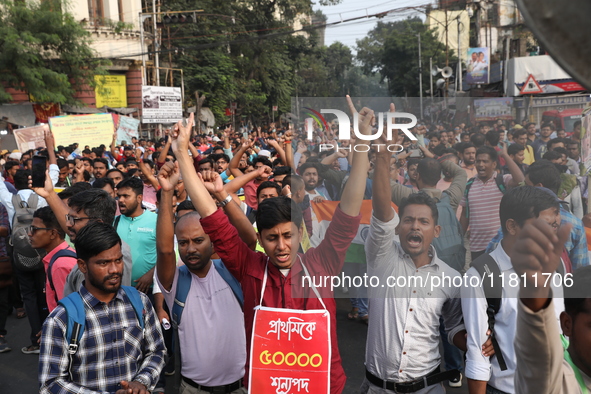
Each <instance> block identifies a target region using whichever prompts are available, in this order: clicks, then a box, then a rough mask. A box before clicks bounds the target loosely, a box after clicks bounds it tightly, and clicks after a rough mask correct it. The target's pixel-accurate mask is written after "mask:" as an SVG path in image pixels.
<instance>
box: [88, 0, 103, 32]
mask: <svg viewBox="0 0 591 394" xmlns="http://www.w3.org/2000/svg"><path fill="white" fill-rule="evenodd" d="M104 12H105V11H104V8H103V0H88V16H89V19H90V24H91V25H95V26H101V25H102V24H103V19H104V17H105V13H104Z"/></svg>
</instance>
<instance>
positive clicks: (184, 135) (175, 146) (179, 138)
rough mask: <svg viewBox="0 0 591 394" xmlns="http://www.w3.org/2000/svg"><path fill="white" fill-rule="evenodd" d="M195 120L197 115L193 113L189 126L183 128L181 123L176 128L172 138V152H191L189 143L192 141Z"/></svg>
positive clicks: (188, 122)
mask: <svg viewBox="0 0 591 394" xmlns="http://www.w3.org/2000/svg"><path fill="white" fill-rule="evenodd" d="M194 120H195V114H194V113H193V112H191V115H189V119H188V120H187V125H186V126H183V121H182V120H179V122H178V123H177V124H176V125H175V126H174V128H173V130H172V132H171V137H172V150H173V151H174V152H181V151H184V152H187V151H188V150H189V141H190V140H191V129H192V128H193V123H194Z"/></svg>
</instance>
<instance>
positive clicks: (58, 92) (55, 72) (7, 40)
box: [0, 0, 101, 104]
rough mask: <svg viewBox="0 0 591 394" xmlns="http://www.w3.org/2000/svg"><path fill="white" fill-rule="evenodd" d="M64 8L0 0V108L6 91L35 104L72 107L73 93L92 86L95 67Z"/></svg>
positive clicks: (86, 38)
mask: <svg viewBox="0 0 591 394" xmlns="http://www.w3.org/2000/svg"><path fill="white" fill-rule="evenodd" d="M65 7H66V6H65V4H62V2H61V1H60V0H43V1H27V0H21V1H13V0H0V10H1V12H0V103H2V102H9V101H11V99H12V97H11V96H10V94H8V93H7V91H6V88H15V89H19V90H23V91H26V92H28V93H29V94H30V95H31V96H32V97H34V98H35V100H36V101H38V102H53V103H60V104H72V103H76V100H75V99H74V93H75V91H76V90H77V88H79V87H80V86H83V85H92V84H94V80H93V75H95V74H97V73H99V74H100V73H101V71H100V65H101V62H100V61H98V60H93V59H94V58H95V53H94V51H93V50H92V48H91V47H90V35H89V33H88V32H87V31H86V30H85V29H84V28H83V27H82V26H81V25H80V24H79V23H78V22H76V21H75V20H74V17H73V16H72V15H71V14H69V13H67V12H63V11H62V8H65ZM97 68H99V70H98V71H97Z"/></svg>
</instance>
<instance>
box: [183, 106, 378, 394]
mask: <svg viewBox="0 0 591 394" xmlns="http://www.w3.org/2000/svg"><path fill="white" fill-rule="evenodd" d="M347 100H348V104H349V108H350V110H351V112H352V113H354V111H355V112H356V110H355V107H354V105H353V103H352V101H351V99H350V98H349V97H347ZM373 115H374V112H373V111H372V110H370V109H368V108H363V109H362V110H361V111H360V113H359V123H360V124H359V129H360V131H361V132H362V133H363V134H366V135H368V134H371V126H370V122H371V120H372V118H373ZM192 124H193V114H191V115H190V117H189V122H188V126H183V124H182V122H179V123H178V124H177V130H178V133H177V132H176V131H175V133H173V134H177V135H173V150H174V153H175V156H176V157H177V160H178V162H179V167H180V170H181V173H182V175H183V178H184V179H185V180H186V182H187V190H188V192H189V196H190V197H191V201H193V203H194V204H195V208H196V209H197V210H198V212H199V214H200V215H201V217H202V218H201V225H202V227H203V230H204V231H205V233H206V234H208V235H209V236H210V238H211V240H212V242H213V244H214V246H215V248H216V253H217V254H218V255H219V256H220V257H221V258H222V260H223V261H224V264H226V266H227V267H228V270H229V271H230V272H231V273H232V274H233V275H234V276H235V277H236V279H238V280H239V281H240V283H241V285H242V289H243V292H244V315H245V323H246V324H245V328H246V334H247V335H246V338H247V349H248V345H250V338H251V334H252V332H253V328H254V322H255V313H254V307H255V306H256V305H264V306H265V307H270V308H281V309H298V310H313V309H320V308H322V309H326V310H327V311H328V313H329V318H330V333H329V335H330V338H331V342H330V346H331V359H330V382H329V384H330V386H329V387H330V393H331V394H340V393H342V392H343V390H344V388H345V380H346V377H345V371H344V369H343V367H342V363H341V356H340V353H339V348H338V343H337V336H336V302H335V300H334V296H333V293H332V290H331V289H330V287H322V288H318V292H319V295H320V297H321V298H322V300H321V299H320V297H315V296H314V295H313V296H311V297H307V298H305V297H303V296H304V295H305V294H302V286H301V285H298V284H299V283H303V282H302V277H303V276H304V275H306V276H322V277H327V276H333V275H338V274H339V273H340V272H341V269H342V267H343V264H344V260H345V254H346V252H347V249H348V247H349V246H350V244H351V241H352V240H353V238H355V235H356V234H357V229H358V227H359V222H360V220H361V215H360V214H359V212H360V208H361V204H362V200H363V193H364V189H365V181H366V176H367V171H368V170H369V161H368V159H367V152H361V151H359V152H355V153H354V158H355V159H354V160H353V165H352V168H351V176H350V177H349V179H348V181H347V183H346V185H345V188H344V190H343V193H342V198H341V202H340V204H339V206H338V208H337V209H336V210H335V214H334V216H333V218H332V223H331V224H330V226H329V227H328V229H327V230H326V235H325V238H324V240H323V241H322V242H321V243H320V245H319V246H318V247H316V248H310V249H309V250H308V251H307V252H306V253H304V254H300V253H298V248H299V245H300V240H301V239H302V234H303V228H302V227H301V223H302V212H301V210H300V209H299V207H298V206H297V205H296V203H295V201H292V200H291V199H289V198H287V197H274V198H268V199H266V200H264V201H263V202H262V203H261V205H259V206H258V207H257V209H258V213H257V228H258V233H257V236H258V239H259V242H260V243H261V246H262V247H263V249H264V250H265V253H262V252H253V251H252V250H250V248H249V247H248V245H246V244H245V243H244V242H242V241H240V240H238V239H237V234H238V233H237V230H236V229H235V228H234V227H233V226H232V225H231V224H230V223H229V221H228V219H227V218H226V216H225V215H224V213H223V212H222V211H221V210H218V208H217V206H216V203H215V202H214V201H212V199H211V196H210V192H209V191H208V189H209V190H211V191H212V192H213V195H214V196H215V198H216V199H217V201H218V203H219V204H220V205H223V206H225V207H228V205H230V204H235V202H234V201H232V199H231V197H229V196H228V194H227V192H225V190H224V186H223V182H222V180H221V178H220V177H219V175H218V174H212V173H203V174H202V175H201V176H198V175H197V174H196V173H195V171H194V167H193V165H192V161H191V159H190V158H189V155H188V154H187V146H188V143H189V139H190V131H191V127H192ZM234 208H236V207H234ZM226 209H227V208H226ZM307 270H309V272H310V275H307V274H306V273H305V272H306V271H307ZM267 279H268V280H267ZM267 282H269V284H268V285H267ZM310 291H311V290H310ZM324 305H326V306H324ZM247 362H248V358H247ZM248 367H249V365H247V369H248ZM247 377H248V375H246V376H245V380H247ZM248 383H249V382H248V381H246V382H245V384H246V385H248Z"/></svg>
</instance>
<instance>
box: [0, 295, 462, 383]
mask: <svg viewBox="0 0 591 394" xmlns="http://www.w3.org/2000/svg"><path fill="white" fill-rule="evenodd" d="M349 310H350V303H349V300H348V299H343V298H341V299H337V334H338V339H339V348H340V350H341V357H342V358H343V367H344V368H345V373H346V374H347V385H346V387H345V391H344V393H346V394H349V393H351V394H354V393H358V390H359V387H360V386H361V383H362V381H363V376H364V371H365V369H364V366H363V361H364V357H365V338H366V335H367V326H366V325H364V324H362V323H360V322H357V321H350V320H348V319H347V312H348V311H349ZM7 330H8V335H7V337H6V338H7V340H8V343H9V344H10V346H11V347H12V351H11V352H7V353H2V354H0V394H32V393H37V392H38V384H37V363H38V356H36V355H26V354H23V353H21V351H20V349H21V348H22V347H24V346H26V345H28V336H29V330H30V329H29V323H28V321H27V319H26V318H25V319H20V320H19V319H17V318H16V317H15V315H14V314H13V315H12V316H9V318H8V322H7ZM167 383H170V384H172V379H168V382H167ZM169 388H172V387H171V386H170V387H169ZM446 388H447V392H448V393H451V394H467V393H468V390H467V388H466V382H465V378H464V385H463V387H462V388H449V387H446ZM170 392H172V391H170Z"/></svg>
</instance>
